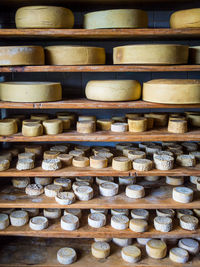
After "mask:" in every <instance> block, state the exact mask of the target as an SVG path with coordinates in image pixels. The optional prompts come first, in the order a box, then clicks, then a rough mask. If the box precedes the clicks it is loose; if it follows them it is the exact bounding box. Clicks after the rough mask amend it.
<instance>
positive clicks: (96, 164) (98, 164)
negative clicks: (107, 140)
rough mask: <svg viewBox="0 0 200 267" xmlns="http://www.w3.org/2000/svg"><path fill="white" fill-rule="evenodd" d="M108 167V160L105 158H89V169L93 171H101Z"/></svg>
mask: <svg viewBox="0 0 200 267" xmlns="http://www.w3.org/2000/svg"><path fill="white" fill-rule="evenodd" d="M107 166H108V160H107V158H106V157H101V156H99V155H97V156H91V157H90V167H91V168H94V169H102V168H106V167H107Z"/></svg>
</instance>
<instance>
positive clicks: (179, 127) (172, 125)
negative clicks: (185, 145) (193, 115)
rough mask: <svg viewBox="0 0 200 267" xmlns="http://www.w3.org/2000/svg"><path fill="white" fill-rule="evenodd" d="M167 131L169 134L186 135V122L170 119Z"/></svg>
mask: <svg viewBox="0 0 200 267" xmlns="http://www.w3.org/2000/svg"><path fill="white" fill-rule="evenodd" d="M167 130H168V132H170V133H186V132H187V131H188V128H187V121H186V120H175V119H170V120H169V123H168V129H167Z"/></svg>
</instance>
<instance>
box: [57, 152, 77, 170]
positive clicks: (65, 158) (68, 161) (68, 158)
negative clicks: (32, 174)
mask: <svg viewBox="0 0 200 267" xmlns="http://www.w3.org/2000/svg"><path fill="white" fill-rule="evenodd" d="M57 159H59V160H60V161H61V164H62V166H63V167H67V166H71V165H72V159H73V156H72V155H69V154H59V155H58V156H57Z"/></svg>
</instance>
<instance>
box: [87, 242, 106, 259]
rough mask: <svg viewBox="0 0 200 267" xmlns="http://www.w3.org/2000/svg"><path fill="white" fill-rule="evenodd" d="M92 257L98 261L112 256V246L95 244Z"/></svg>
mask: <svg viewBox="0 0 200 267" xmlns="http://www.w3.org/2000/svg"><path fill="white" fill-rule="evenodd" d="M91 252H92V255H93V256H94V257H95V258H97V259H105V258H107V257H108V256H109V255H110V245H109V244H108V243H106V242H101V241H98V242H95V243H93V244H92V246H91Z"/></svg>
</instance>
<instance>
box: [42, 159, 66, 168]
mask: <svg viewBox="0 0 200 267" xmlns="http://www.w3.org/2000/svg"><path fill="white" fill-rule="evenodd" d="M61 167H62V164H61V161H60V160H59V159H44V160H43V161H42V169H43V170H45V171H55V170H58V169H60V168H61Z"/></svg>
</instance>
